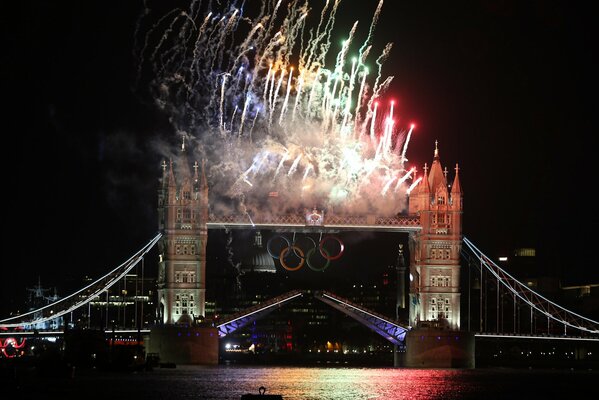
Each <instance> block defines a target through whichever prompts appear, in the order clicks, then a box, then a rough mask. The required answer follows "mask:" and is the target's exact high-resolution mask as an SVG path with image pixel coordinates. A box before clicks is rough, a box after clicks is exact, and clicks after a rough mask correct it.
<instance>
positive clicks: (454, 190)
mask: <svg viewBox="0 0 599 400" xmlns="http://www.w3.org/2000/svg"><path fill="white" fill-rule="evenodd" d="M459 171H460V167H459V166H458V163H456V164H455V178H454V179H453V185H451V194H462V187H461V185H460V177H459V174H458V172H459Z"/></svg>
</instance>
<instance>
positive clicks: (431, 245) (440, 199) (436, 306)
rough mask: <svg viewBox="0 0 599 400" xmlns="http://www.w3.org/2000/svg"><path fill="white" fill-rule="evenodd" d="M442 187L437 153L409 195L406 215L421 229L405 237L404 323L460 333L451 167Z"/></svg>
mask: <svg viewBox="0 0 599 400" xmlns="http://www.w3.org/2000/svg"><path fill="white" fill-rule="evenodd" d="M455 171H456V173H455V177H454V180H453V184H452V185H451V187H450V186H448V183H447V182H448V181H447V169H445V170H444V169H443V168H442V165H441V160H440V157H439V149H438V147H437V146H435V153H434V159H433V163H432V165H431V167H430V171H428V166H427V165H426V164H425V166H424V174H423V177H422V181H421V182H420V184H419V185H418V186H417V187H416V188H415V189H414V190H413V191H412V193H411V194H410V199H409V201H410V204H409V212H410V214H417V215H419V216H420V225H421V227H422V229H421V230H420V231H418V232H413V233H412V234H411V235H410V274H411V276H410V280H411V282H410V325H412V326H433V325H434V326H439V327H446V328H450V329H453V330H459V329H460V251H461V243H462V206H463V204H462V190H461V186H460V180H459V175H458V167H457V165H456V168H455Z"/></svg>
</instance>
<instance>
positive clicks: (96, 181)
mask: <svg viewBox="0 0 599 400" xmlns="http://www.w3.org/2000/svg"><path fill="white" fill-rule="evenodd" d="M153 3H157V2H152V1H149V2H148V4H149V6H150V8H152V7H153ZM163 3H164V2H163ZM169 3H170V2H169ZM180 3H182V4H185V2H180ZM579 3H582V2H579ZM376 4H377V1H375V0H367V1H364V0H361V1H350V0H345V1H343V2H342V5H341V7H340V11H339V18H338V31H339V32H340V35H341V34H344V33H345V32H347V29H348V27H349V26H350V24H351V23H352V22H353V21H354V20H356V19H360V21H361V23H362V24H363V25H366V24H368V23H369V22H370V18H371V15H372V13H373V12H374V9H375V8H376ZM19 7H20V11H19V12H18V13H17V14H16V15H15V14H12V15H8V14H5V15H4V17H3V20H4V22H3V25H4V27H3V29H4V33H3V38H4V40H5V41H6V42H7V43H6V44H7V51H5V52H4V57H3V61H2V69H3V71H4V73H3V74H2V75H3V78H2V79H3V81H4V82H3V86H4V87H5V88H7V90H5V91H3V94H2V96H3V98H4V103H5V104H7V105H8V107H7V109H8V110H9V113H8V115H5V118H4V121H5V135H4V137H6V138H8V144H7V145H5V147H4V148H5V151H6V152H7V153H8V160H9V161H8V163H5V171H6V175H8V176H9V180H8V182H10V188H9V189H8V190H5V192H4V193H5V194H4V197H5V198H7V199H8V208H7V211H8V212H7V213H6V214H7V217H6V218H7V219H6V220H7V221H10V222H8V223H7V224H5V230H4V233H5V234H8V239H7V241H8V243H6V244H5V254H10V255H11V257H10V259H11V261H10V262H9V263H5V264H4V267H3V271H4V272H3V276H4V279H3V290H2V297H3V303H6V302H7V301H9V302H10V301H11V300H12V299H14V298H17V297H19V296H21V295H22V294H23V292H24V288H25V287H30V286H32V285H33V284H34V283H35V282H36V281H37V277H38V276H39V277H40V278H41V279H42V284H44V283H46V284H47V286H50V285H51V286H54V285H62V284H65V282H68V281H76V280H78V279H79V278H80V276H82V275H85V274H89V275H91V276H92V277H98V276H100V275H101V274H103V273H104V272H106V271H108V270H109V269H112V268H113V267H115V266H117V265H118V264H120V263H121V262H122V261H124V260H125V259H126V258H128V257H129V256H130V255H131V254H132V253H133V252H134V251H136V250H137V249H139V248H140V247H141V246H142V245H143V244H145V243H146V242H147V241H148V240H149V239H150V238H151V237H153V236H154V235H155V233H156V231H157V222H156V220H157V217H156V211H155V210H156V200H157V199H156V189H157V185H158V177H159V175H160V167H159V165H160V161H161V160H160V157H159V156H158V155H157V154H155V153H154V152H153V151H152V147H151V145H150V143H151V142H152V140H154V139H155V138H159V137H162V136H168V135H172V130H171V128H170V126H169V125H168V123H167V121H166V120H165V117H164V116H163V115H161V114H160V113H159V112H158V111H157V110H156V109H154V108H153V107H151V106H149V105H148V102H147V99H143V98H139V97H138V96H136V95H135V94H134V92H133V91H132V90H131V87H132V82H133V79H134V76H135V75H134V73H135V68H136V64H135V61H134V59H133V56H132V54H133V47H134V30H135V23H136V20H137V18H138V17H139V15H140V13H141V12H142V10H143V3H142V1H58V0H47V1H41V0H40V1H24V2H19ZM589 7H590V5H589V6H583V5H582V4H574V3H572V2H567V1H558V0H548V1H516V0H504V1H501V0H495V1H493V0H487V1H484V0H483V1H460V2H448V1H426V2H425V1H403V0H393V1H391V0H387V1H386V2H385V4H384V6H383V13H382V15H381V18H380V22H379V24H378V26H377V29H376V32H375V43H377V44H378V45H379V46H382V45H384V44H385V43H387V42H393V43H394V47H393V49H392V53H391V57H390V58H389V59H388V60H387V61H386V62H385V63H384V66H383V74H384V75H394V76H395V79H394V81H393V84H392V86H391V87H390V89H389V91H388V92H387V94H388V96H390V97H391V96H392V97H394V98H395V99H397V102H398V104H397V114H398V115H399V116H400V118H401V119H402V120H403V121H407V120H410V121H415V122H416V123H417V125H418V128H417V130H416V131H415V133H414V135H413V136H412V140H411V142H410V147H409V149H408V158H409V159H410V162H412V163H414V164H416V165H418V166H419V168H420V170H421V169H422V165H423V164H424V163H425V162H427V163H429V165H430V163H431V161H432V157H433V150H434V142H435V140H438V141H439V148H440V155H441V162H442V163H443V165H444V166H447V167H448V169H449V170H450V176H453V166H454V165H455V163H456V162H458V163H459V164H460V168H461V169H460V174H461V183H462V187H463V190H464V207H465V212H464V226H463V232H464V235H465V236H467V237H468V238H470V240H472V241H473V242H474V243H476V244H477V245H478V246H479V248H481V249H482V250H483V251H485V252H486V253H488V254H489V255H491V256H496V255H499V254H505V253H508V252H509V251H510V250H511V249H513V248H515V247H521V246H534V247H536V248H537V254H538V256H539V262H541V263H543V265H547V268H551V269H555V270H557V271H568V274H567V275H562V276H565V277H567V279H570V278H574V277H575V278H577V279H580V278H582V279H586V280H587V281H588V280H594V281H597V277H598V276H599V274H598V273H597V272H596V271H595V269H594V268H595V257H594V256H595V253H596V252H595V251H594V249H595V246H594V245H595V243H594V237H595V235H594V233H593V232H594V231H595V225H596V224H597V222H598V219H597V213H596V212H595V211H594V197H595V195H594V194H593V193H594V191H595V190H596V189H595V188H594V186H595V179H594V178H595V171H594V168H593V167H594V160H595V159H596V151H597V149H596V144H597V139H596V137H597V133H598V129H597V127H598V123H597V118H596V117H597V115H596V114H597V113H596V110H597V100H596V89H597V74H596V71H597V65H596V64H595V63H594V59H595V58H596V57H595V56H596V54H595V53H596V52H597V50H596V49H597V46H596V42H595V40H596V37H598V35H597V24H596V23H594V22H593V21H592V18H593V15H595V14H594V13H592V12H591V10H590V9H589ZM163 10H164V11H166V10H167V9H163ZM362 21H363V22H362ZM7 121H10V123H9V124H8V127H7V125H6V122H7ZM587 232H590V233H587ZM383 242H384V243H385V244H386V245H387V246H389V244H388V242H389V240H387V239H385V240H383ZM356 246H357V245H356ZM368 246H372V242H368ZM389 247H390V248H389V249H388V250H385V252H386V251H388V252H389V253H390V254H393V255H394V254H395V251H396V249H395V247H394V246H389ZM365 251H366V250H365ZM6 271H10V273H7V272H6ZM8 281H10V283H9V282H8ZM15 296H17V297H15Z"/></svg>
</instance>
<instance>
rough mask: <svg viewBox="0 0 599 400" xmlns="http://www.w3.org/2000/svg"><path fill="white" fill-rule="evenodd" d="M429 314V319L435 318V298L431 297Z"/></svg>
mask: <svg viewBox="0 0 599 400" xmlns="http://www.w3.org/2000/svg"><path fill="white" fill-rule="evenodd" d="M429 314H430V318H431V319H437V302H436V300H435V299H431V302H430V307H429Z"/></svg>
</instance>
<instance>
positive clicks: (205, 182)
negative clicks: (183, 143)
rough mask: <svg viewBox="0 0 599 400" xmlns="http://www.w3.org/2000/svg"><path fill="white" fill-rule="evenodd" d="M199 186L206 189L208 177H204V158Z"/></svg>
mask: <svg viewBox="0 0 599 400" xmlns="http://www.w3.org/2000/svg"><path fill="white" fill-rule="evenodd" d="M200 187H201V188H202V189H208V179H206V160H205V159H203V158H202V171H201V176H200Z"/></svg>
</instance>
